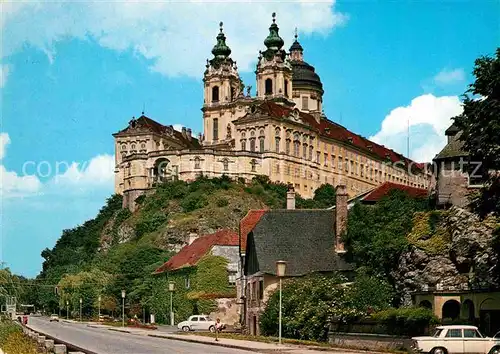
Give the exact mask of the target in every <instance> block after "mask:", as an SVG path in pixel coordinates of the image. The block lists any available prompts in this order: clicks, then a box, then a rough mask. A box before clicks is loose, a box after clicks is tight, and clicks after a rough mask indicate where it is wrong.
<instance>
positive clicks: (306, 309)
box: [260, 275, 361, 341]
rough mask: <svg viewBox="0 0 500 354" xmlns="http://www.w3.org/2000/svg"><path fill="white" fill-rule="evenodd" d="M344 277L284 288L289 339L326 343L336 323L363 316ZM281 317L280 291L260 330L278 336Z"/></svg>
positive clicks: (301, 281)
mask: <svg viewBox="0 0 500 354" xmlns="http://www.w3.org/2000/svg"><path fill="white" fill-rule="evenodd" d="M345 281H346V279H344V278H343V277H341V276H338V275H333V276H321V275H310V276H307V277H304V278H299V279H294V280H287V281H285V283H284V284H283V291H282V292H283V297H282V301H283V304H282V306H283V307H282V322H283V327H282V328H283V336H284V337H285V338H295V339H306V340H319V341H325V340H326V339H327V335H328V330H329V324H330V321H331V320H332V319H334V318H335V319H340V320H347V319H349V318H353V317H356V316H359V315H360V314H361V313H360V312H359V311H357V310H356V309H355V308H354V307H353V306H352V303H351V300H350V298H349V296H348V294H349V293H348V291H347V290H346V289H347V288H346V287H345V286H344V285H342V283H345ZM278 313H279V291H275V292H273V293H272V295H271V297H270V298H269V300H268V302H267V304H266V308H265V311H264V312H263V313H262V315H261V316H260V329H261V331H262V332H263V334H265V335H271V336H276V335H277V330H278V328H277V326H276V323H278Z"/></svg>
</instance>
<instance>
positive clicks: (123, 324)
mask: <svg viewBox="0 0 500 354" xmlns="http://www.w3.org/2000/svg"><path fill="white" fill-rule="evenodd" d="M122 327H125V290H122Z"/></svg>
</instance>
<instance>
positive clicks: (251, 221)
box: [240, 209, 267, 253]
mask: <svg viewBox="0 0 500 354" xmlns="http://www.w3.org/2000/svg"><path fill="white" fill-rule="evenodd" d="M266 211H267V210H265V209H258V210H250V211H249V212H248V213H247V215H245V217H244V218H243V219H241V221H240V235H241V239H240V253H245V249H246V246H247V236H248V234H249V233H250V231H252V230H253V228H254V227H255V225H257V223H258V222H259V220H260V218H261V217H262V216H263V215H264V214H265V213H266Z"/></svg>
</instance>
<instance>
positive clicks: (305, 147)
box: [302, 144, 307, 159]
mask: <svg viewBox="0 0 500 354" xmlns="http://www.w3.org/2000/svg"><path fill="white" fill-rule="evenodd" d="M302 157H303V158H305V159H307V144H304V145H302Z"/></svg>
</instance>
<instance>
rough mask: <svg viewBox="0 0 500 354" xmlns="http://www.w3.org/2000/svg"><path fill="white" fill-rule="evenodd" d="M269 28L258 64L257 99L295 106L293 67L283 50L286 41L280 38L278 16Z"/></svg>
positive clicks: (274, 17) (274, 16)
mask: <svg viewBox="0 0 500 354" xmlns="http://www.w3.org/2000/svg"><path fill="white" fill-rule="evenodd" d="M272 16H273V23H272V24H271V26H270V27H269V35H268V36H267V38H266V39H265V40H264V45H265V46H266V50H265V51H263V52H262V51H261V52H260V53H259V60H258V62H257V70H256V71H255V74H256V76H257V97H258V98H261V99H272V100H273V101H277V102H281V103H284V104H287V105H293V102H292V101H291V98H292V66H291V65H290V61H289V60H288V58H287V54H286V52H285V50H284V49H282V48H283V44H284V41H283V39H282V38H281V37H280V36H279V28H278V25H277V24H276V14H275V13H273V15H272Z"/></svg>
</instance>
